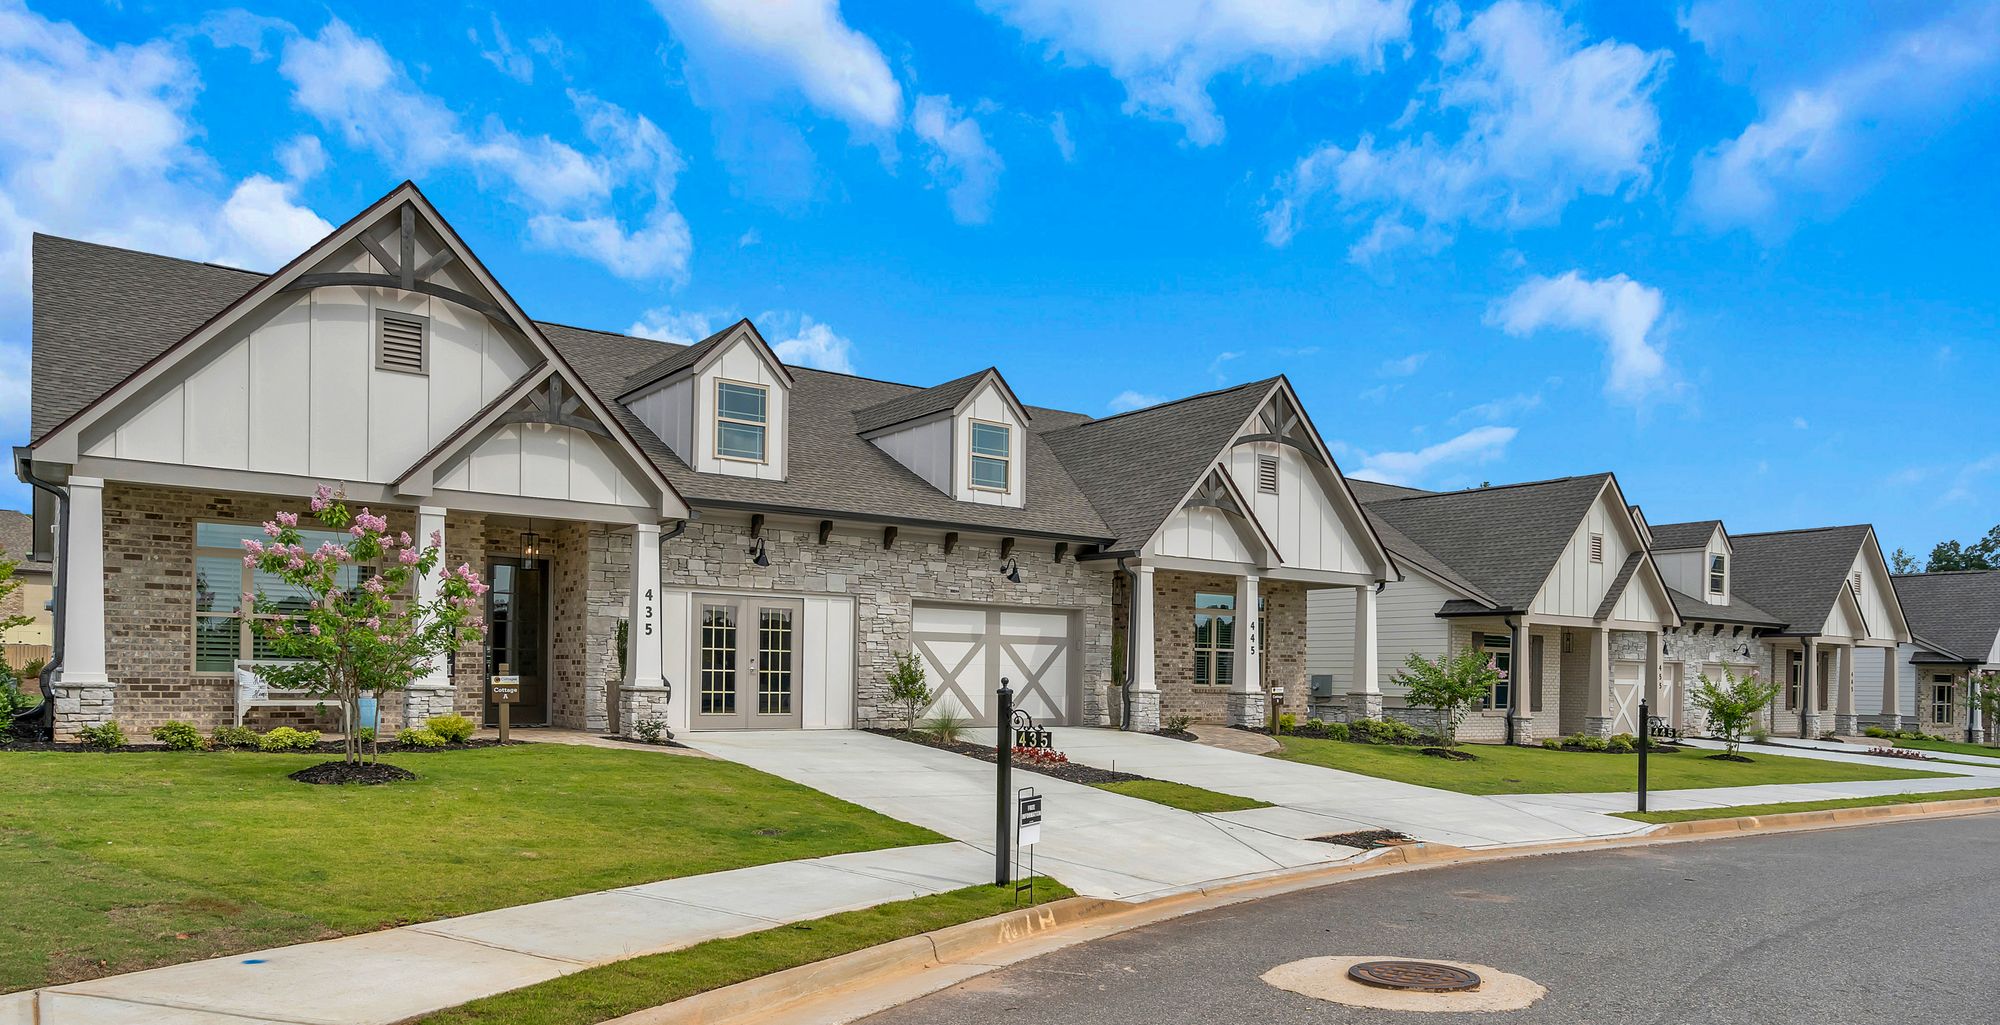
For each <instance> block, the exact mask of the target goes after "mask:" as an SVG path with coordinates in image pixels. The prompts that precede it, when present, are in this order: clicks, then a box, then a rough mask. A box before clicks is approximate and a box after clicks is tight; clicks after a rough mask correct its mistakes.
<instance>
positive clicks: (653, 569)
mask: <svg viewBox="0 0 2000 1025" xmlns="http://www.w3.org/2000/svg"><path fill="white" fill-rule="evenodd" d="M626 616H627V621H626V627H625V680H624V682H623V683H622V684H620V686H619V688H618V729H619V730H620V731H621V732H622V733H624V734H625V735H626V736H630V737H636V736H638V735H639V734H638V725H639V724H640V723H641V722H645V721H647V720H658V721H659V722H661V723H662V724H664V723H665V722H666V721H667V701H668V699H669V697H671V695H670V694H669V692H668V691H667V682H666V679H665V678H664V677H663V676H662V675H661V672H660V625H661V624H660V525H659V524H657V523H640V524H637V525H635V526H633V528H632V597H631V601H630V603H629V605H628V606H627V611H626ZM690 698H691V695H687V694H683V695H681V700H682V701H687V700H689V699H690Z"/></svg>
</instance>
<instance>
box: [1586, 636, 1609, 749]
mask: <svg viewBox="0 0 2000 1025" xmlns="http://www.w3.org/2000/svg"><path fill="white" fill-rule="evenodd" d="M1588 632H1589V634H1590V684H1589V685H1590V691H1589V693H1588V694H1586V695H1585V698H1586V705H1585V708H1584V713H1583V731H1584V732H1585V733H1594V734H1596V735H1597V736H1600V737H1608V736H1610V735H1611V628H1610V627H1595V628H1592V629H1590V630H1589V631H1588Z"/></svg>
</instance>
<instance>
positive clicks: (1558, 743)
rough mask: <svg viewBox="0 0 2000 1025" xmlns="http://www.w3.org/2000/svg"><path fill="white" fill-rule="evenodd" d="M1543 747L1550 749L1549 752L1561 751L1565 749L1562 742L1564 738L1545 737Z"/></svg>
mask: <svg viewBox="0 0 2000 1025" xmlns="http://www.w3.org/2000/svg"><path fill="white" fill-rule="evenodd" d="M1542 746H1543V747H1545V748H1548V749H1549V750H1551V751H1560V750H1562V749H1563V742H1562V738H1561V737H1543V738H1542Z"/></svg>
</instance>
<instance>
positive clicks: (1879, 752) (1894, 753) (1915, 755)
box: [1862, 747, 1937, 762]
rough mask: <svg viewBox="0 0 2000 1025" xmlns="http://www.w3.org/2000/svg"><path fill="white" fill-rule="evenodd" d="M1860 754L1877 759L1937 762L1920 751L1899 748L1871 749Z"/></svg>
mask: <svg viewBox="0 0 2000 1025" xmlns="http://www.w3.org/2000/svg"><path fill="white" fill-rule="evenodd" d="M1862 753H1863V754H1871V755H1874V756H1875V757H1877V758H1907V759H1909V760H1910V761H1913V762H1934V761H1936V760H1937V759H1936V758H1935V757H1934V756H1932V755H1927V754H1925V753H1923V752H1922V751H1911V750H1909V749H1907V748H1900V747H1871V748H1869V749H1868V750H1866V751H1864V752H1862Z"/></svg>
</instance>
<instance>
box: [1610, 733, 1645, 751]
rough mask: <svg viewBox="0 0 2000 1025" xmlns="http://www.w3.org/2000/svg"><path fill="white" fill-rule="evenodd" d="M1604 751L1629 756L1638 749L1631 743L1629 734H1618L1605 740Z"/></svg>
mask: <svg viewBox="0 0 2000 1025" xmlns="http://www.w3.org/2000/svg"><path fill="white" fill-rule="evenodd" d="M1604 749H1605V750H1606V751H1610V752H1611V753H1613V754H1621V755H1629V754H1631V753H1632V752H1634V751H1637V750H1638V749H1639V747H1638V745H1637V744H1634V743H1633V742H1632V735H1631V734H1630V733H1620V734H1618V735H1617V736H1615V737H1611V738H1608V739H1606V740H1605V741H1604Z"/></svg>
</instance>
